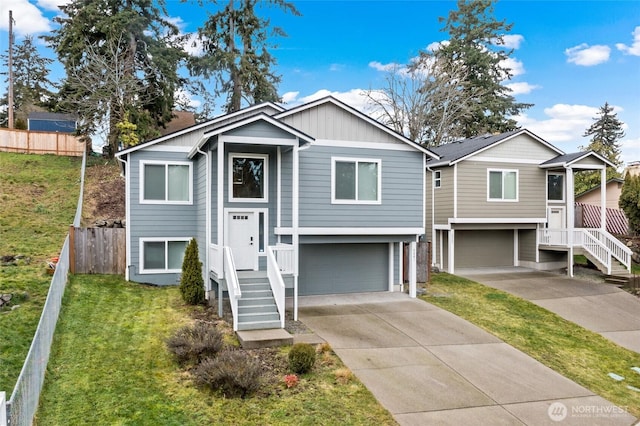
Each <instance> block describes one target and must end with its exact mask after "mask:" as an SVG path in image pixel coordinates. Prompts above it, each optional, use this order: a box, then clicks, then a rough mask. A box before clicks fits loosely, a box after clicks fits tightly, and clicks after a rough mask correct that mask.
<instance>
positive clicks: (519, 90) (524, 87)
mask: <svg viewBox="0 0 640 426" xmlns="http://www.w3.org/2000/svg"><path fill="white" fill-rule="evenodd" d="M504 86H505V87H508V88H509V89H511V93H509V94H510V95H511V96H518V95H524V94H527V93H531V92H532V91H533V90H535V89H539V88H540V86H538V85H536V84H529V83H525V82H519V83H509V84H505V85H504Z"/></svg>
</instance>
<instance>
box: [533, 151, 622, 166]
mask: <svg viewBox="0 0 640 426" xmlns="http://www.w3.org/2000/svg"><path fill="white" fill-rule="evenodd" d="M587 157H595V158H597V159H598V160H599V161H601V162H603V163H604V164H606V165H607V166H611V167H616V165H615V164H613V163H612V162H611V161H609V160H607V159H606V158H604V157H603V156H602V155H600V154H598V153H597V152H594V151H583V152H572V153H570V154H563V155H558V156H557V157H555V158H552V159H551V160H547V161H545V162H544V163H542V164H540V167H542V168H543V169H549V168H552V167H563V168H566V167H569V166H571V165H573V164H576V163H577V162H579V161H582V160H584V159H585V158H587Z"/></svg>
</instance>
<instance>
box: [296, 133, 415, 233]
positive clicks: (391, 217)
mask: <svg viewBox="0 0 640 426" xmlns="http://www.w3.org/2000/svg"><path fill="white" fill-rule="evenodd" d="M332 157H344V158H353V159H363V158H364V159H376V160H378V159H379V160H381V166H380V173H381V176H382V183H381V187H382V189H381V194H380V197H381V204H379V205H378V204H332V203H331V164H332ZM424 178H425V176H424V167H423V154H422V153H420V152H417V151H396V150H378V149H362V148H349V147H344V148H342V147H327V146H318V145H315V146H312V147H310V148H309V149H306V150H304V151H301V152H300V194H299V197H300V202H299V205H300V212H299V217H300V226H301V227H359V228H361V227H422V226H423V222H424V217H423V214H424V207H423V206H424V193H423V179H424Z"/></svg>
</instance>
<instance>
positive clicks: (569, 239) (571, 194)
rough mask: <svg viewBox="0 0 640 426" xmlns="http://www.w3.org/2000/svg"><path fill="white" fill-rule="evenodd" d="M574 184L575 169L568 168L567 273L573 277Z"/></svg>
mask: <svg viewBox="0 0 640 426" xmlns="http://www.w3.org/2000/svg"><path fill="white" fill-rule="evenodd" d="M574 191H575V189H574V184H573V169H572V168H571V167H568V168H567V233H568V235H567V244H568V245H569V250H568V252H567V274H568V275H569V276H570V277H573V230H574V229H575V208H576V201H575V194H574Z"/></svg>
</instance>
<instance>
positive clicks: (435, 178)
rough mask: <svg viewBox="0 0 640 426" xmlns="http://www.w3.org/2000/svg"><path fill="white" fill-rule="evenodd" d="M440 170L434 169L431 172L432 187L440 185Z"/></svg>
mask: <svg viewBox="0 0 640 426" xmlns="http://www.w3.org/2000/svg"><path fill="white" fill-rule="evenodd" d="M440 176H441V175H440V170H436V171H435V172H434V173H433V187H434V188H440V185H441V184H442V180H441V178H440Z"/></svg>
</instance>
